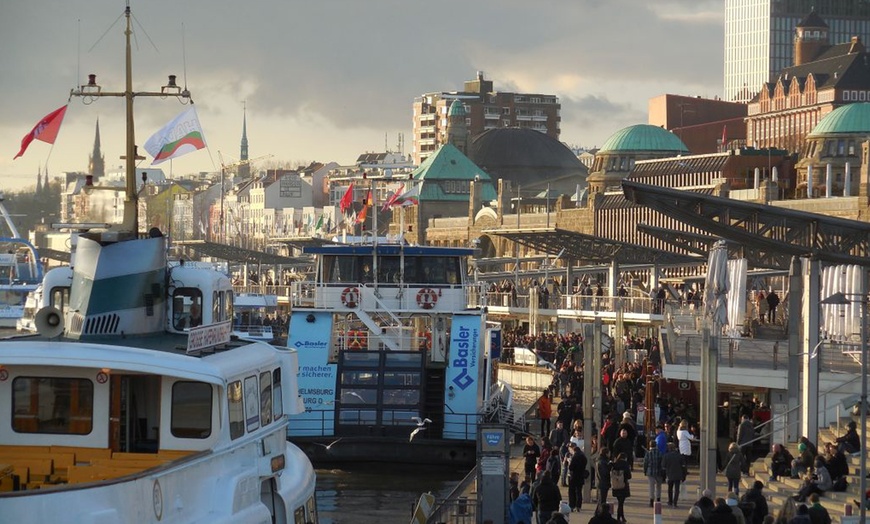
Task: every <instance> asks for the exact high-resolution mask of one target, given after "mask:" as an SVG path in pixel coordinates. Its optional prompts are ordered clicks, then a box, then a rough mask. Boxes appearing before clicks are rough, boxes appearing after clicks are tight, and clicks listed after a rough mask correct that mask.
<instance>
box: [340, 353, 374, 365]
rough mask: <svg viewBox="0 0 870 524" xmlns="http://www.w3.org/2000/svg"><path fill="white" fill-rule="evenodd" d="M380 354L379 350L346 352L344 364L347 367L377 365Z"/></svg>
mask: <svg viewBox="0 0 870 524" xmlns="http://www.w3.org/2000/svg"><path fill="white" fill-rule="evenodd" d="M379 361H380V355H378V353H377V352H367V351H359V352H353V353H345V354H344V365H345V366H347V367H360V366H362V367H369V366H377V365H378V362H379Z"/></svg>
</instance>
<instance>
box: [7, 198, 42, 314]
mask: <svg viewBox="0 0 870 524" xmlns="http://www.w3.org/2000/svg"><path fill="white" fill-rule="evenodd" d="M3 200H4V198H3V194H2V193H0V216H2V217H3V222H5V224H6V229H7V230H8V233H9V234H10V235H11V236H9V237H5V236H0V328H15V326H16V323H17V322H18V319H20V318H21V317H22V316H23V315H24V306H25V302H26V301H27V296H28V294H30V293H31V292H32V291H34V290H35V289H36V288H37V287H38V286H39V282H40V281H41V280H42V263H41V262H40V260H39V253H38V252H37V251H36V248H35V247H34V246H33V245H32V244H31V243H30V242H28V241H27V240H25V239H24V238H22V237H21V235H20V234H19V233H18V229H17V228H16V227H15V222H14V221H13V220H12V218H11V216H10V215H9V212H8V211H7V209H6V206H5V205H4V204H3Z"/></svg>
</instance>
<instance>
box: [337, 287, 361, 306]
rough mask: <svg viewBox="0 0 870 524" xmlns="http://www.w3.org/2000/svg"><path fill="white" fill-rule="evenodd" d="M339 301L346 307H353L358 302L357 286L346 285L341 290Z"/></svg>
mask: <svg viewBox="0 0 870 524" xmlns="http://www.w3.org/2000/svg"><path fill="white" fill-rule="evenodd" d="M341 303H342V304H344V305H345V306H346V307H350V308H354V307H356V306H357V304H358V303H359V288H356V287H346V288H344V291H342V292H341Z"/></svg>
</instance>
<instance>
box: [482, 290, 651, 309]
mask: <svg viewBox="0 0 870 524" xmlns="http://www.w3.org/2000/svg"><path fill="white" fill-rule="evenodd" d="M481 298H482V300H485V305H490V306H500V307H509V308H518V309H528V308H529V307H530V306H532V305H537V308H538V309H544V310H557V309H563V310H564V309H567V310H573V311H583V312H589V313H615V312H616V311H617V310H619V309H621V310H622V312H623V313H624V314H625V313H636V314H641V315H660V314H662V312H663V310H664V307H663V306H664V304H663V303H662V302H661V301H659V300H657V299H651V298H648V297H636V296H635V297H598V296H594V295H581V294H576V293H572V294H568V295H555V296H554V295H550V296H549V297H542V296H541V294H540V293H531V294H529V293H522V292H520V293H515V292H502V291H488V292H485V293H483V295H482V297H481Z"/></svg>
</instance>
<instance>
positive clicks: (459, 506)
mask: <svg viewBox="0 0 870 524" xmlns="http://www.w3.org/2000/svg"><path fill="white" fill-rule="evenodd" d="M475 482H477V466H475V467H474V468H473V469H472V470H471V471H469V472H468V475H465V478H463V479H462V480H461V481H460V482H459V484H457V485H456V487H455V488H453V491H451V492H450V493H448V494H447V496H446V497H444V498H443V499H441V500H440V501H439V500H436V501H435V509H434V510H433V511H432V515H430V516H429V518H428V519H427V520H426V524H442V523H445V524H446V523H448V522H449V523H453V522H468V523H469V524H471V523H475V522H477V499H475V498H468V497H466V496H464V495H463V494H464V493H469V492H470V491H471V486H472V485H473V484H474V483H475Z"/></svg>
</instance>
